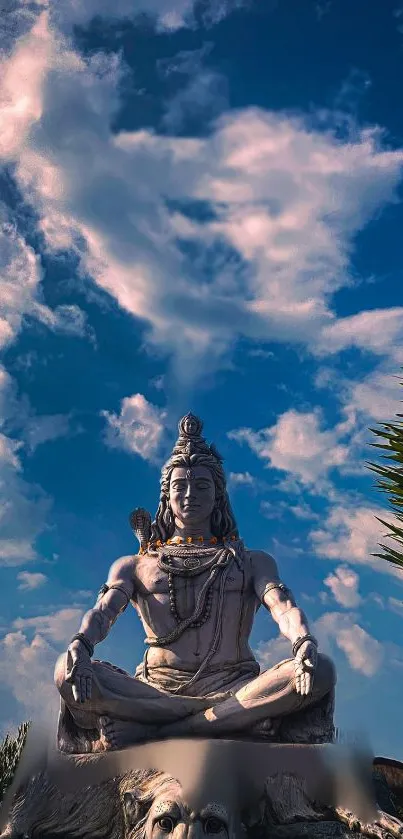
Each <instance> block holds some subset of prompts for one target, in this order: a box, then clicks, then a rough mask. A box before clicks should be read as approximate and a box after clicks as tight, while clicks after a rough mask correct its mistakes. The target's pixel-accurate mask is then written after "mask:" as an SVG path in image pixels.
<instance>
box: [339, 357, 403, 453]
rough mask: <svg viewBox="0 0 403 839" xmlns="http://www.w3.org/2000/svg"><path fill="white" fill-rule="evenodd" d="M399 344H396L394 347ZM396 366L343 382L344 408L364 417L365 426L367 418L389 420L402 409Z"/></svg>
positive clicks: (380, 368) (381, 368)
mask: <svg viewBox="0 0 403 839" xmlns="http://www.w3.org/2000/svg"><path fill="white" fill-rule="evenodd" d="M400 346H401V344H400V345H398V344H397V345H396V349H398V348H400ZM396 367H397V366H396ZM396 367H392V366H391V365H388V367H387V369H385V368H384V367H378V368H376V369H375V370H374V371H373V372H372V373H370V374H369V375H367V376H365V377H364V378H363V379H361V380H360V381H355V382H350V383H347V382H346V383H345V388H346V391H347V393H346V397H345V404H346V409H347V410H348V411H356V412H357V413H359V414H361V415H362V417H363V420H364V417H365V425H366V426H367V424H368V418H370V419H371V420H376V421H377V422H382V421H383V422H391V421H393V419H394V418H395V415H396V414H397V413H398V412H401V411H402V405H401V400H402V397H403V392H402V387H401V385H400V384H399V382H400V381H401V378H400V377H398V376H397V375H396ZM374 441H375V438H374V439H373V442H374Z"/></svg>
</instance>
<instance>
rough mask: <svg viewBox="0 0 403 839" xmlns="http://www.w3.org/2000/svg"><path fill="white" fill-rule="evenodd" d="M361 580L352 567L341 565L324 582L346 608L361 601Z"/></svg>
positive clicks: (352, 606) (338, 601) (350, 607)
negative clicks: (359, 587) (359, 589)
mask: <svg viewBox="0 0 403 839" xmlns="http://www.w3.org/2000/svg"><path fill="white" fill-rule="evenodd" d="M359 581H360V580H359V576H358V574H357V573H356V572H355V571H353V569H352V568H348V566H345V565H340V566H339V567H338V568H336V569H335V571H334V573H333V574H329V575H328V576H327V577H326V578H325V580H324V581H323V582H324V584H325V586H327V587H328V588H329V589H330V591H331V592H332V594H333V597H334V599H335V600H336V602H337V603H340V605H341V606H344V607H345V608H346V609H352V608H354V607H355V606H358V604H359V603H360V601H361V597H360V594H359V591H358V586H359Z"/></svg>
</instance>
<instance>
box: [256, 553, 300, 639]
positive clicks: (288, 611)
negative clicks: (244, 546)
mask: <svg viewBox="0 0 403 839" xmlns="http://www.w3.org/2000/svg"><path fill="white" fill-rule="evenodd" d="M251 561H252V574H253V583H254V588H255V593H256V595H257V597H258V598H259V600H260V601H261V603H263V605H264V606H265V607H266V609H268V610H269V612H270V613H271V615H272V617H273V619H274V620H275V621H276V623H277V624H278V626H279V629H280V632H281V634H282V635H284V636H285V638H288V639H289V641H291V643H292V644H295V642H296V641H297V640H298V638H303V637H304V636H306V635H309V634H310V631H309V626H308V621H307V619H306V616H305V615H304V613H303V611H302V610H301V609H299V607H298V606H297V604H296V602H295V599H294V595H293V593H292V591H290V589H289V588H288V587H287V586H285V585H284V583H282V582H281V580H280V577H279V573H278V568H277V564H276V561H275V560H274V559H273V557H272V556H270V554H267V553H265V552H264V551H251Z"/></svg>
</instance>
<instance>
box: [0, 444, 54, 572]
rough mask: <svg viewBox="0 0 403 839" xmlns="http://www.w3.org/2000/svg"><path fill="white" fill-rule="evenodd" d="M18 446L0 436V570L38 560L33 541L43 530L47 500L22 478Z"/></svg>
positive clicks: (37, 489) (48, 501)
mask: <svg viewBox="0 0 403 839" xmlns="http://www.w3.org/2000/svg"><path fill="white" fill-rule="evenodd" d="M19 448H20V443H18V442H16V441H15V440H10V439H9V438H7V437H4V435H2V434H0V566H1V565H3V566H18V565H23V564H25V562H30V561H32V560H35V559H37V554H36V550H35V547H34V543H35V539H36V537H37V536H38V534H39V533H40V532H41V530H42V529H43V527H44V523H45V520H46V516H47V513H48V511H49V506H50V499H49V498H47V497H46V495H45V493H44V492H42V490H41V489H40V488H39V487H36V486H31V485H29V484H28V483H27V482H26V481H25V480H24V478H23V476H22V474H21V471H22V470H21V464H20V460H19V458H18V454H17V452H18V450H19Z"/></svg>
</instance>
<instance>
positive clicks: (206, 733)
mask: <svg viewBox="0 0 403 839" xmlns="http://www.w3.org/2000/svg"><path fill="white" fill-rule="evenodd" d="M202 429H203V426H202V423H201V421H200V420H199V419H198V418H197V417H195V416H193V415H192V414H188V415H187V416H186V417H184V418H183V419H182V420H181V421H180V423H179V439H178V441H177V443H176V445H175V447H174V449H173V452H172V455H171V457H170V458H169V460H168V461H167V463H166V464H165V466H164V467H163V469H162V475H161V493H160V502H159V506H158V510H157V513H156V516H155V520H154V521H153V522H151V517H150V516H149V514H148V513H147V512H146V511H145V510H143V509H141V508H139V509H137V510H135V511H134V513H133V514H132V517H131V523H132V527H133V530H134V531H135V533H136V535H137V537H138V539H139V541H140V549H139V551H138V553H137V554H136V555H135V556H133V555H130V556H124V557H121V558H120V559H118V560H117V561H116V562H114V564H113V565H112V566H111V569H110V571H109V576H108V579H107V581H106V583H105V585H103V586H102V588H101V590H100V592H99V595H98V599H97V601H96V604H95V605H94V607H93V608H92V609H90V611H88V612H87V613H86V614H85V615H84V617H83V619H82V623H81V626H80V628H79V632H78V634H77V635H75V636H74V638H73V639H72V641H71V643H70V644H69V647H68V649H67V652H66V653H65V654H63V655H62V656H60V658H59V660H58V662H57V664H56V668H55V683H56V686H57V688H58V691H59V693H60V697H61V708H60V714H59V726H58V746H59V749H61V750H62V751H70V752H91V751H103V750H109V749H121V748H124V747H126V746H130V745H132V744H135V743H139V742H146V741H150V740H162V739H170V738H173V737H202V738H210V739H211V738H217V737H218V738H226V739H237V738H238V739H259V738H263V739H269V740H271V741H272V742H273V740H274V741H276V732H278V731H279V727H280V728H281V724H282V723H284V722H287V724H289V723H290V722H292V720H293V719H294V720H295V719H297V720H303V718H304V714H306V713H307V712H308V713H309V712H312V710H313V709H314V708H318V707H324V704H325V706H326V708H329V707H330V708H331V711H330V715H331V727H332V730H333V732H334V729H333V704H332V698H333V697H334V687H335V683H336V675H335V669H334V666H333V664H332V662H331V661H330V659H329V658H327V657H326V656H325V655H323V654H321V653H318V643H317V640H316V639H315V637H314V636H313V635H312V634H311V632H310V629H309V625H308V622H307V619H306V617H305V615H304V613H303V612H302V611H301V609H300V608H299V607H298V606H297V604H296V601H295V598H294V596H293V594H292V592H291V590H290V589H289V588H288V586H287V585H286V584H285V583H284V582H282V580H281V578H280V576H279V572H278V569H277V565H276V562H275V560H274V559H273V557H272V556H270V555H269V554H267V553H265V552H264V551H260V550H250V549H249V548H247V547H246V546H245V545H244V543H243V541H242V539H241V538H240V536H239V533H238V529H237V526H236V522H235V518H234V514H233V512H232V509H231V505H230V501H229V497H228V493H227V488H226V479H225V474H224V469H223V465H222V463H223V462H222V458H221V456H220V455H219V453H218V452H217V450H216V448H215V447H214V445H209V444H208V443H207V442H206V441H205V439H204V438H203V437H202ZM129 603H131V604H132V606H133V607H134V608H135V610H136V611H137V613H138V615H139V617H140V620H141V623H142V625H143V628H144V632H145V636H146V637H145V645H146V652H145V656H144V660H143V662H142V663H141V664H140V665H139V666H138V667H137V669H136V671H135V674H134V675H130V674H129V673H127V672H125V671H124V670H121V669H120V668H118V667H115V666H114V665H112V664H109V663H108V662H104V661H98V660H96V659H94V658H93V654H94V647H95V645H96V644H99V643H100V642H101V641H103V640H104V639H105V638H106V637H107V635H108V633H109V630H110V629H111V627H112V625H113V623H114V622H115V621H116V619H117V618H118V617H119V615H120V614H121V613H122V612H123V611H124V610H125V609H126V607H127V606H128V605H129ZM261 605H263V606H264V607H265V608H266V609H267V610H268V611H269V612H270V614H271V616H272V617H273V619H274V621H275V622H276V623H277V624H278V626H279V629H280V632H281V633H282V635H283V636H285V638H287V639H288V640H289V641H290V645H291V651H292V656H291V657H290V658H288V659H286V660H285V661H281V662H280V663H278V664H277V665H276V666H274V667H271V668H270V669H268V670H265V671H261V669H260V666H259V664H258V662H257V660H256V658H255V655H254V654H253V651H252V649H251V647H250V645H249V638H250V634H251V630H252V626H253V622H254V617H255V614H256V611H257V609H258V608H259V607H260V606H261ZM326 703H327V705H326ZM298 725H301V726H302V725H303V724H302V722H301V723H298ZM291 727H292V726H291ZM294 727H295V726H294ZM280 742H281V739H280ZM282 742H284V735H283V740H282ZM291 742H298V737H297V739H296V740H295V739H294V740H291ZM300 742H301V739H300ZM302 742H304V740H303V738H302Z"/></svg>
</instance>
